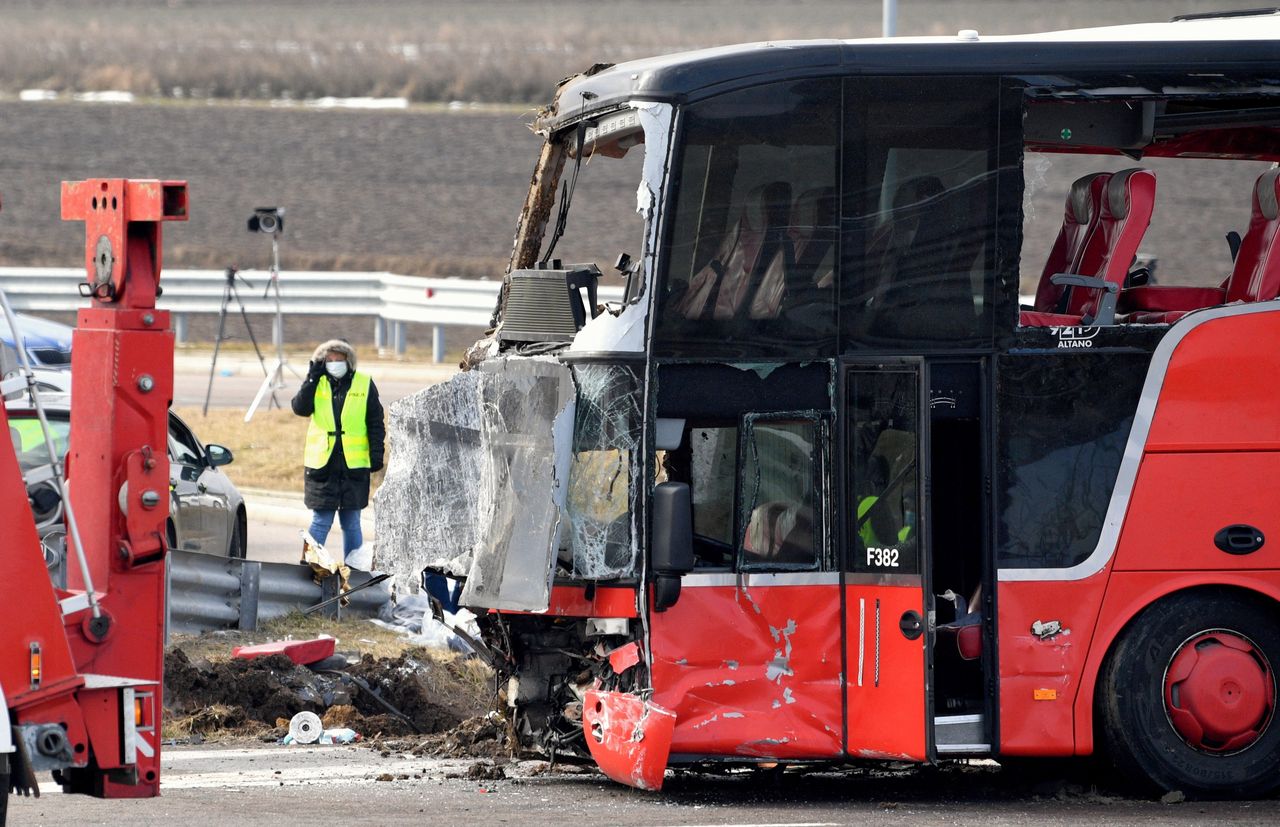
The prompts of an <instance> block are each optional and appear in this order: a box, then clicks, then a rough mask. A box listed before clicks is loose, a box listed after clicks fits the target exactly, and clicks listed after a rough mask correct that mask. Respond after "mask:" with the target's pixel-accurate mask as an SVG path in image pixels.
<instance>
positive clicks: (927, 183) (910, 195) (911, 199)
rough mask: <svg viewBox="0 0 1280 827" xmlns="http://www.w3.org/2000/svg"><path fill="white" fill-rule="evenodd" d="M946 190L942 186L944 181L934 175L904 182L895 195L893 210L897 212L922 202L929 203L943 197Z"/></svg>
mask: <svg viewBox="0 0 1280 827" xmlns="http://www.w3.org/2000/svg"><path fill="white" fill-rule="evenodd" d="M945 190H946V187H944V186H943V185H942V179H941V178H937V177H935V176H933V175H921V176H920V177H919V178H912V179H911V180H909V181H904V182H903V183H902V184H901V185H900V186H899V187H898V191H897V192H895V193H894V194H893V208H894V209H895V210H898V209H902V208H903V207H911V206H914V205H916V204H919V203H920V202H921V201H928V200H929V199H930V198H933V197H934V196H937V195H941V194H942V193H943V192H944V191H945Z"/></svg>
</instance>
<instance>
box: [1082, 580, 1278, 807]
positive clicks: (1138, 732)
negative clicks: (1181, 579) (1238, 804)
mask: <svg viewBox="0 0 1280 827" xmlns="http://www.w3.org/2000/svg"><path fill="white" fill-rule="evenodd" d="M1278 667H1280V623H1277V619H1276V616H1275V612H1274V611H1267V610H1266V609H1264V608H1263V607H1261V606H1259V605H1257V604H1255V603H1252V602H1248V601H1243V600H1239V599H1237V598H1234V597H1230V596H1225V595H1224V596H1221V597H1208V596H1205V595H1197V594H1185V595H1175V596H1174V597H1172V598H1169V599H1168V600H1165V601H1162V602H1160V603H1157V604H1155V605H1154V606H1151V607H1150V608H1148V609H1147V610H1146V611H1145V612H1143V613H1142V614H1141V615H1139V616H1138V618H1137V619H1135V620H1134V622H1133V624H1132V625H1131V627H1130V628H1129V630H1128V631H1127V632H1125V634H1124V635H1123V636H1122V638H1121V640H1120V642H1119V643H1118V644H1117V645H1116V647H1115V649H1114V650H1113V651H1112V653H1111V657H1110V659H1109V660H1108V662H1107V665H1106V667H1105V668H1104V670H1103V673H1102V677H1101V680H1100V682H1099V685H1098V691H1099V695H1098V705H1099V719H1100V723H1101V725H1102V727H1103V738H1104V739H1105V743H1106V746H1107V748H1108V752H1109V753H1110V756H1111V758H1112V760H1113V761H1114V762H1115V763H1116V765H1117V767H1118V768H1119V769H1120V770H1122V771H1124V772H1126V773H1127V774H1130V775H1131V776H1133V777H1135V778H1141V779H1145V780H1147V781H1149V782H1152V783H1154V784H1155V785H1157V786H1158V787H1161V788H1163V789H1165V790H1181V791H1182V792H1184V793H1186V794H1188V795H1198V796H1205V797H1218V798H1254V797H1259V796H1264V795H1266V794H1267V793H1269V792H1271V791H1273V790H1275V789H1276V788H1277V787H1280V723H1278V722H1277V721H1276V703H1277V700H1276V699H1277V691H1276V669H1277V668H1278Z"/></svg>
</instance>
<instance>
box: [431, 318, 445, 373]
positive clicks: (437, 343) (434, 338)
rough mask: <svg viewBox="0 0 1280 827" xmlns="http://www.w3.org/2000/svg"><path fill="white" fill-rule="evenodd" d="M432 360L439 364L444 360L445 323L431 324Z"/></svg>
mask: <svg viewBox="0 0 1280 827" xmlns="http://www.w3.org/2000/svg"><path fill="white" fill-rule="evenodd" d="M431 361H433V362H435V363H436V364H437V365H438V364H440V363H441V362H443V361H444V325H441V324H437V325H432V326H431Z"/></svg>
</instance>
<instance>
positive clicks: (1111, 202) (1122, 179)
mask: <svg viewBox="0 0 1280 827" xmlns="http://www.w3.org/2000/svg"><path fill="white" fill-rule="evenodd" d="M1140 174H1141V175H1149V176H1151V177H1152V179H1154V178H1155V174H1154V173H1152V172H1151V170H1149V169H1143V168H1141V167H1133V168H1132V169H1122V170H1120V171H1119V172H1115V173H1112V174H1111V180H1110V181H1108V182H1107V211H1108V212H1110V213H1111V215H1112V216H1114V217H1115V218H1125V217H1127V216H1128V215H1129V207H1130V203H1129V180H1130V179H1131V178H1133V177H1134V176H1135V175H1140Z"/></svg>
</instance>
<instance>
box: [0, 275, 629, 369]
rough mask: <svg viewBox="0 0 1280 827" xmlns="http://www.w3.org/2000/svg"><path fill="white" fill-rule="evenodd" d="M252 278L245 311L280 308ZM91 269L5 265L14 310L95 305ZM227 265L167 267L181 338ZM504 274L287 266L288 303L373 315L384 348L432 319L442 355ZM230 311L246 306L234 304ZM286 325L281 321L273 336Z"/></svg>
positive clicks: (4, 286)
mask: <svg viewBox="0 0 1280 827" xmlns="http://www.w3.org/2000/svg"><path fill="white" fill-rule="evenodd" d="M240 275H241V276H242V277H243V278H245V279H246V280H247V281H248V282H249V284H250V285H252V286H246V285H244V284H237V287H236V293H237V295H238V296H239V298H240V301H241V302H242V303H243V304H244V309H245V312H247V313H254V314H264V313H265V314H274V313H275V312H276V305H275V298H274V296H271V297H264V295H263V293H264V290H265V289H266V287H267V283H268V281H267V280H268V278H269V274H268V273H267V272H265V271H262V270H252V271H251V270H245V271H242V272H241V273H240ZM82 281H84V270H81V269H78V268H74V267H0V290H3V291H4V292H5V293H6V294H7V295H8V297H9V301H10V303H11V304H12V305H13V309H14V310H18V311H22V312H36V313H39V312H46V313H50V312H57V313H66V312H73V311H75V310H76V309H77V308H80V307H87V306H88V304H89V300H88V299H85V298H82V297H81V296H80V293H79V290H78V288H77V285H78V284H80V283H81V282H82ZM226 283H227V278H226V273H225V272H224V271H222V270H165V271H164V274H163V278H162V279H161V286H162V288H163V291H164V292H163V295H162V296H161V297H160V299H159V300H158V301H157V302H156V306H157V307H160V308H161V309H163V310H168V311H169V312H170V313H171V314H172V316H173V327H174V333H175V335H176V337H177V340H178V342H179V343H182V342H184V341H186V339H187V335H188V330H189V326H190V316H193V315H201V314H217V313H218V312H220V311H221V309H222V298H223V293H224V290H225V288H226ZM501 284H502V280H501V279H461V278H422V277H418V276H399V275H395V274H394V273H347V272H304V271H295V270H282V271H281V272H280V305H281V309H282V310H283V311H284V314H285V315H287V316H298V315H313V316H366V317H369V318H370V319H371V320H373V321H374V340H375V342H376V344H377V346H378V347H379V348H384V347H385V348H394V349H395V352H396V353H398V354H403V353H404V352H405V348H406V346H407V344H408V330H407V327H408V325H411V324H422V325H432V326H433V331H432V350H433V353H434V355H435V360H436V361H437V362H439V361H442V360H443V359H444V327H445V326H446V325H467V326H471V327H484V326H486V325H488V324H489V318H490V316H491V315H492V314H493V307H494V303H495V302H496V301H497V298H498V288H499V287H500V286H501ZM599 299H600V301H621V300H622V288H621V287H620V286H617V285H609V286H601V288H600V292H599ZM230 312H233V313H234V312H239V309H238V307H237V306H236V305H235V304H234V303H233V304H232V305H231V307H230ZM283 333H284V332H283V331H282V330H279V329H277V326H275V325H273V329H272V340H273V343H274V342H278V341H280V339H281V338H282V336H283Z"/></svg>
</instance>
